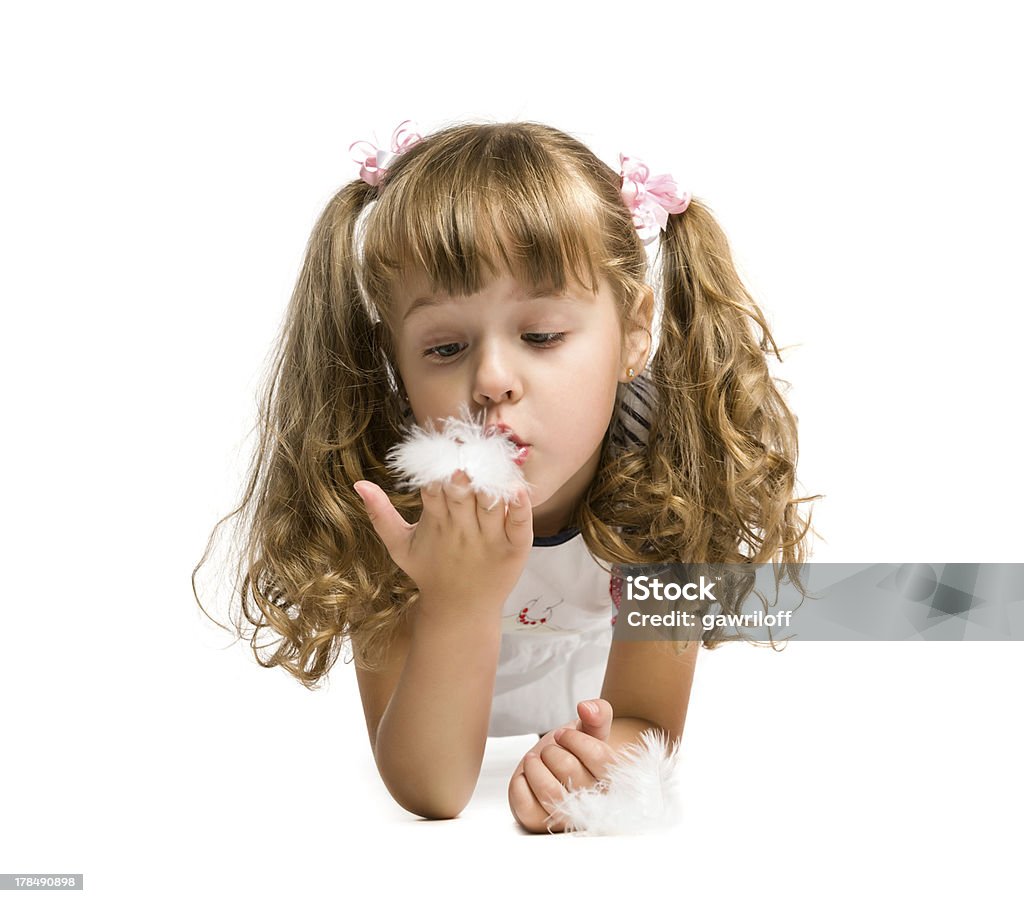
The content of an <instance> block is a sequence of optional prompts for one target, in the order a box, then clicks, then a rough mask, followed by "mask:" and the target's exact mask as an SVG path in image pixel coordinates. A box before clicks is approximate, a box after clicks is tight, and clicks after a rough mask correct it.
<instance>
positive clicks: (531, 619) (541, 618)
mask: <svg viewBox="0 0 1024 903" xmlns="http://www.w3.org/2000/svg"><path fill="white" fill-rule="evenodd" d="M564 601H565V599H559V600H558V601H557V602H555V603H554V605H546V606H545V607H544V608H542V609H540V611H542V612H544V614H531V613H530V609H531V608H532V607H534V606H535V605H537V604H539V603H541V602H543V599H542V598H541V597H540V596H537V597H535V598H533V599H531V600H530V604H529V605H527V606H525V607H524V608H521V609H520V610H519V613H518V614H517V615H516V621H517V622H518V623H519V624H521V625H522V626H523V627H535V626H538V625H540V624H544V625H545V626H547V627H550V628H551V629H552V630H560V629H561V628H559V627H555V626H553V625H551V624H549V623H548V622H549V621H550V620H551V612H552V611H554V609H556V608H558V606H559V605H561V604H562V603H563V602H564Z"/></svg>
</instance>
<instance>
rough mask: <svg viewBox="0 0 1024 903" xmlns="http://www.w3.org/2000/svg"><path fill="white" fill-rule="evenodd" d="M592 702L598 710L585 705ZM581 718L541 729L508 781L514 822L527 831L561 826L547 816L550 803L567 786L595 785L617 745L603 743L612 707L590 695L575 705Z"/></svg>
mask: <svg viewBox="0 0 1024 903" xmlns="http://www.w3.org/2000/svg"><path fill="white" fill-rule="evenodd" d="M591 705H593V706H595V707H596V713H592V712H591V711H589V709H588V708H587V707H588V706H591ZM576 711H577V712H578V713H579V716H580V717H579V719H578V720H577V721H575V722H569V723H568V724H565V725H563V726H562V727H560V728H557V729H556V730H553V731H551V732H550V733H548V734H545V735H544V736H543V737H542V738H541V739H540V741H538V742H537V744H536V745H535V746H534V747H533V748H532V749H531V750H530V751H529V752H528V753H527V754H526V755H525V756H524V757H523V759H522V761H521V762H520V763H519V765H518V766H516V770H515V772H513V774H512V780H511V781H510V782H509V785H508V802H509V806H510V807H511V809H512V814H513V815H514V816H515V819H516V821H517V822H519V824H520V825H522V826H523V827H524V828H525V829H526V830H527V831H531V832H533V833H537V834H539V833H542V832H544V831H564V830H565V827H566V825H565V822H564V821H563V819H562V818H560V817H558V816H555V817H551V811H552V805H551V804H552V803H553V802H559V801H560V800H561V799H562V798H563V796H564V795H565V791H567V790H576V789H578V788H580V787H593V786H594V785H595V784H596V783H597V782H598V781H600V780H603V779H604V778H605V777H606V776H607V773H608V766H609V765H610V764H611V762H612V760H613V759H614V758H615V750H614V749H613V748H612V747H611V746H609V745H608V743H607V742H606V741H607V740H608V736H609V734H610V733H611V726H612V706H611V703H610V702H608V701H607V700H606V699H592V700H590V701H589V702H581V703H579V704H578V705H577V706H576Z"/></svg>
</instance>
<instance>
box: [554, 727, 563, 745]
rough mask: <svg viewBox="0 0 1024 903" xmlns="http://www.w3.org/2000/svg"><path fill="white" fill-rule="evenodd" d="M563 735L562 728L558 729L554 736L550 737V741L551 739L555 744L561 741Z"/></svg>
mask: <svg viewBox="0 0 1024 903" xmlns="http://www.w3.org/2000/svg"><path fill="white" fill-rule="evenodd" d="M564 735H565V728H564V727H560V728H559V729H558V730H557V731H555V732H554V734H552V735H551V739H553V740H554V741H555V743H557V742H558V741H559V740H561V739H562V737H563V736H564Z"/></svg>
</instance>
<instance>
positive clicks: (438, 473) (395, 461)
mask: <svg viewBox="0 0 1024 903" xmlns="http://www.w3.org/2000/svg"><path fill="white" fill-rule="evenodd" d="M442 426H443V428H442V429H441V430H437V429H435V428H434V427H433V425H432V424H431V425H429V426H428V428H427V429H424V428H423V427H420V426H413V427H412V428H411V429H410V430H409V435H408V436H407V437H406V438H405V439H403V440H402V441H401V442H399V443H398V444H397V445H395V446H394V447H393V448H392V449H391V450H390V451H389V452H388V456H387V461H388V465H389V466H390V467H391V468H392V470H394V471H395V472H396V473H397V474H398V475H399V476H400V477H402V478H403V479H402V481H401V482H400V483H399V488H401V489H422V488H423V487H424V486H426V485H428V484H429V483H450V482H451V478H452V476H454V474H455V471H457V470H464V471H465V472H466V475H467V476H468V477H469V485H470V487H471V488H472V489H473V490H474V491H475V492H481V491H482V492H486V493H487V494H489V495H490V496H491V497H492V498H494V499H495V500H500V501H502V502H505V503H506V504H507V503H508V502H511V501H512V499H514V498H515V495H516V492H517V491H518V490H519V489H521V488H523V487H525V486H527V485H529V484H527V482H526V480H525V479H524V477H523V471H522V469H521V468H520V467H519V465H518V464H516V459H517V458H518V456H519V454H520V452H519V449H518V448H517V447H516V444H515V443H514V442H512V441H511V440H510V439H507V438H506V437H505V436H503V435H501V434H500V433H491V434H488V433H487V432H486V430H485V427H484V424H483V423H482V422H481V421H478V420H475V419H473V418H472V417H470V414H469V409H468V408H467V407H466V405H463V406H462V407H461V409H460V410H459V416H458V417H448V418H446V419H445V420H444V421H443V424H442ZM495 504H497V501H495Z"/></svg>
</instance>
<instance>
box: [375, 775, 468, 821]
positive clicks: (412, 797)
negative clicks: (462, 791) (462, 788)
mask: <svg viewBox="0 0 1024 903" xmlns="http://www.w3.org/2000/svg"><path fill="white" fill-rule="evenodd" d="M384 785H385V786H386V787H387V788H388V793H390V794H391V798H392V799H393V800H394V801H395V802H396V803H398V805H399V806H401V807H402V808H403V809H405V811H406V812H411V813H412V814H413V815H418V816H419V817H420V818H426V819H429V820H430V821H445V820H447V819H452V818H458V817H459V815H461V814H462V810H463V809H465V808H466V804H467V803H468V802H469V800H468V799H463V798H459V797H456V796H454V795H450V794H449V795H445V794H436V793H431V794H423V793H415V792H410V791H409V789H408V788H398V787H395V786H394V785H392V784H390V783H388V782H387V781H386V780H385V782H384Z"/></svg>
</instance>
